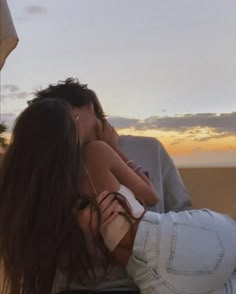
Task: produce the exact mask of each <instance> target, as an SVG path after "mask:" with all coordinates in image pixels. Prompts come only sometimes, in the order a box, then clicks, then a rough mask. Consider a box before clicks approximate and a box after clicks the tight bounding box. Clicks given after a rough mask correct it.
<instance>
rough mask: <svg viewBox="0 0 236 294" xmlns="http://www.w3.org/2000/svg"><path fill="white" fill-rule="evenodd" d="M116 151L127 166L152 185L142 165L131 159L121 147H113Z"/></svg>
mask: <svg viewBox="0 0 236 294" xmlns="http://www.w3.org/2000/svg"><path fill="white" fill-rule="evenodd" d="M113 149H114V150H115V151H116V153H117V154H118V155H119V156H120V157H121V158H122V160H123V161H124V162H125V163H126V164H127V166H128V167H129V168H130V169H132V170H133V171H134V172H135V173H136V174H137V175H138V176H139V177H140V178H141V179H142V180H143V181H144V182H145V183H147V184H148V185H150V186H152V187H153V185H152V183H151V181H149V179H148V178H147V177H146V176H145V175H144V173H143V172H142V170H141V166H139V165H137V164H136V163H135V162H133V161H132V160H130V159H129V158H128V157H127V156H126V155H125V154H124V153H123V152H122V151H121V149H120V148H119V147H116V148H113Z"/></svg>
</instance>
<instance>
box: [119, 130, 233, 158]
mask: <svg viewBox="0 0 236 294" xmlns="http://www.w3.org/2000/svg"><path fill="white" fill-rule="evenodd" d="M118 133H119V134H120V135H133V136H146V137H154V138H157V139H158V140H159V141H161V143H162V144H163V145H164V146H165V148H166V149H167V150H168V152H169V153H170V154H171V155H186V154H193V153H194V152H195V151H196V150H197V149H200V150H202V151H228V150H232V149H236V137H235V136H226V137H220V136H219V135H218V137H217V134H214V133H211V131H210V130H209V129H205V130H204V129H201V130H189V131H186V132H182V133H181V132H176V131H168V132H166V131H159V130H135V129H133V128H129V129H119V130H118ZM211 136H212V138H211ZM214 136H215V138H214Z"/></svg>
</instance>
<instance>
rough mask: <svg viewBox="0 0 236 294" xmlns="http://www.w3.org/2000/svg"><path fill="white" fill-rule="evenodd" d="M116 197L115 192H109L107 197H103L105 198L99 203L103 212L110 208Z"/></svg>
mask: <svg viewBox="0 0 236 294" xmlns="http://www.w3.org/2000/svg"><path fill="white" fill-rule="evenodd" d="M114 199H115V195H114V194H109V195H107V196H106V197H105V198H103V200H102V201H101V202H100V203H99V207H100V210H101V213H103V212H104V211H105V210H106V209H108V208H109V207H110V206H111V204H112V203H113V201H114Z"/></svg>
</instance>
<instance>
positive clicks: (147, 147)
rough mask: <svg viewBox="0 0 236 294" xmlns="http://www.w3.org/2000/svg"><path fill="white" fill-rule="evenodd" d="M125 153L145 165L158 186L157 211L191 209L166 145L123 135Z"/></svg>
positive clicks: (122, 142)
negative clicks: (158, 199)
mask: <svg viewBox="0 0 236 294" xmlns="http://www.w3.org/2000/svg"><path fill="white" fill-rule="evenodd" d="M120 146H121V148H122V150H123V151H124V152H125V154H126V155H127V156H128V157H129V158H131V159H134V161H135V162H136V163H137V164H141V165H142V171H144V172H146V173H147V174H148V175H149V177H150V180H151V181H152V183H153V184H154V186H155V188H156V190H157V192H158V195H159V198H160V202H159V204H158V205H157V207H156V208H155V207H154V208H150V209H151V210H153V211H157V212H160V213H164V212H168V211H181V210H187V209H191V201H190V197H189V195H188V193H187V191H186V188H185V186H184V183H183V181H182V179H181V177H180V174H179V172H178V170H177V168H176V166H175V165H174V163H173V161H172V159H171V157H170V155H169V154H168V153H167V151H166V150H165V148H164V146H163V145H162V144H161V143H160V142H159V141H158V140H157V139H155V138H150V137H138V136H121V137H120Z"/></svg>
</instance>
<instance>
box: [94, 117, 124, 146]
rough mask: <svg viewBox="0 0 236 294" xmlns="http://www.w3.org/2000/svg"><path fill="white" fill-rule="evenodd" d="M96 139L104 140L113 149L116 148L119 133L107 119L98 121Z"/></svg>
mask: <svg viewBox="0 0 236 294" xmlns="http://www.w3.org/2000/svg"><path fill="white" fill-rule="evenodd" d="M97 138H98V140H101V141H104V142H105V143H107V144H108V145H109V146H111V147H112V148H113V149H114V150H117V148H118V146H119V145H118V143H119V135H118V133H117V132H116V130H115V129H114V127H113V126H112V125H111V124H110V123H109V122H108V121H107V120H105V121H103V122H101V121H100V122H99V123H98V127H97Z"/></svg>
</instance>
